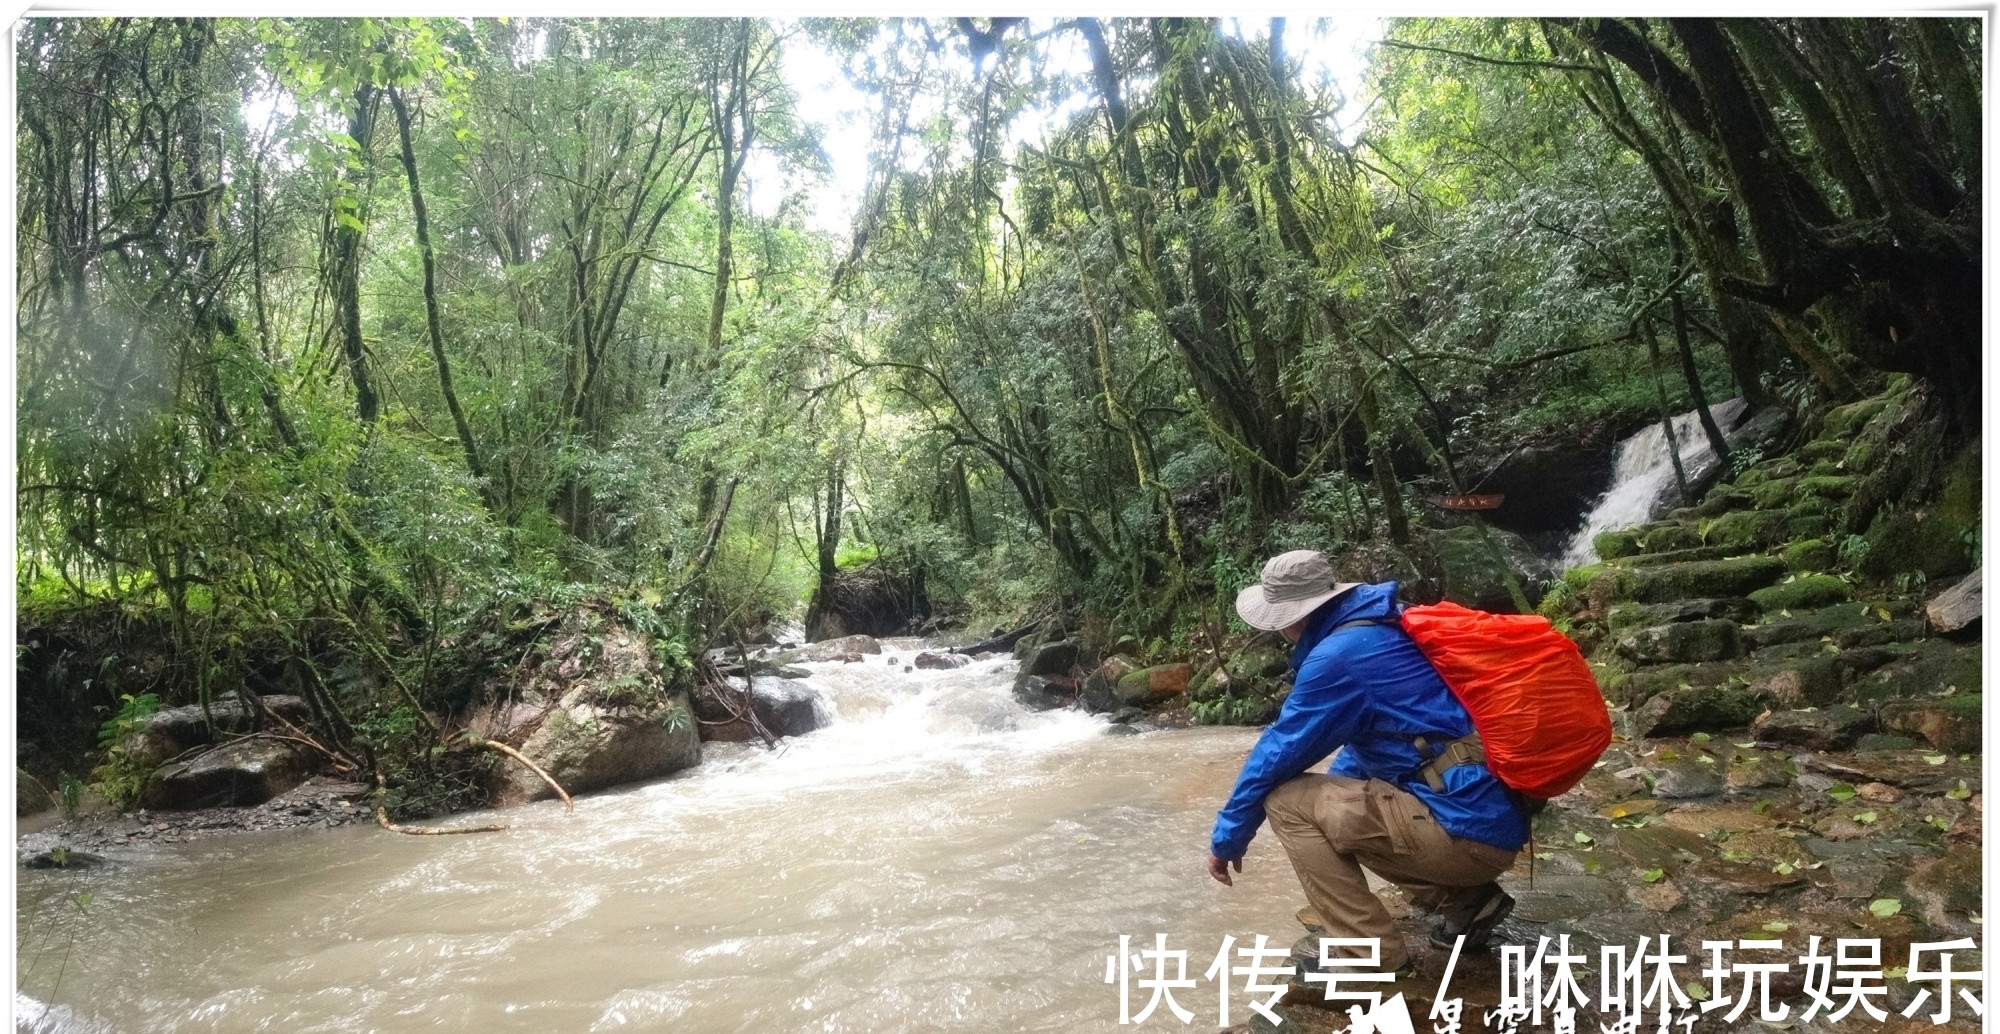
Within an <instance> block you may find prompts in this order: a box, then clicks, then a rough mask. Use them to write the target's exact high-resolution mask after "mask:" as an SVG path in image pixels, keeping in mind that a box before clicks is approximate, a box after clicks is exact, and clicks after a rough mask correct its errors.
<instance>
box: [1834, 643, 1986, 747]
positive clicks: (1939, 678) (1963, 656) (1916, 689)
mask: <svg viewBox="0 0 2000 1034" xmlns="http://www.w3.org/2000/svg"><path fill="white" fill-rule="evenodd" d="M1981 654H1982V649H1981V644H1979V643H1970V644H1965V645H1960V644H1958V643H1953V642H1951V641H1950V640H1947V639H1929V640H1925V641H1924V642H1921V643H1918V644H1916V645H1914V646H1912V647H1910V648H1909V649H1908V651H1907V652H1906V653H1904V655H1903V656H1902V657H1900V658H1898V659H1897V660H1894V661H1891V662H1890V663H1888V664H1886V665H1883V666H1882V667H1880V668H1878V669H1876V670H1875V671H1872V672H1870V673H1868V675H1866V676H1865V677H1863V678H1861V679H1860V680H1859V681H1857V682H1856V683H1855V684H1854V693H1855V697H1856V698H1857V699H1858V700H1860V701H1863V702H1869V701H1877V700H1895V699H1922V698H1926V697H1937V696H1942V695H1955V694H1959V693H1970V694H1975V695H1976V694H1977V693H1978V692H1979V691H1980V688H1981V678H1982V673H1981V671H1980V657H1981ZM1892 731H1906V730H1892Z"/></svg>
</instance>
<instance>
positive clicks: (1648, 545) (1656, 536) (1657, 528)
mask: <svg viewBox="0 0 2000 1034" xmlns="http://www.w3.org/2000/svg"><path fill="white" fill-rule="evenodd" d="M1643 530H1644V532H1645V534H1644V535H1643V536H1642V537H1641V538H1640V540H1639V541H1640V544H1641V545H1642V546H1643V547H1644V550H1645V552H1648V553H1666V552H1670V551H1673V550H1677V549H1694V548H1696V547H1698V546H1702V545H1706V543H1704V542H1702V540H1701V532H1699V531H1697V530H1696V529H1695V528H1693V527H1691V526H1689V525H1687V524H1684V523H1682V522H1680V521H1664V522H1662V523H1659V524H1649V525H1647V526H1646V527H1645V528H1644V529H1643Z"/></svg>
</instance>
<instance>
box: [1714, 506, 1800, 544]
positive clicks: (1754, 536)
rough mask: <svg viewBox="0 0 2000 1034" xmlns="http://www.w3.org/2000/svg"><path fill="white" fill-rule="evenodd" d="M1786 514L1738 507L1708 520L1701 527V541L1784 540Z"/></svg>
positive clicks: (1751, 542)
mask: <svg viewBox="0 0 2000 1034" xmlns="http://www.w3.org/2000/svg"><path fill="white" fill-rule="evenodd" d="M1785 525H1786V517H1785V514H1784V513H1783V512H1782V511H1778V510H1737V511H1736V512H1734V513H1725V514H1723V515H1722V516H1720V517H1717V518H1715V519H1714V520H1712V521H1709V522H1708V523H1707V524H1706V525H1705V526H1703V528H1702V529H1701V538H1702V541H1703V543H1704V544H1706V545H1710V546H1734V547H1739V548H1754V547H1757V546H1770V545H1776V544H1777V543H1780V542H1783V541H1785V538H1786V535H1785Z"/></svg>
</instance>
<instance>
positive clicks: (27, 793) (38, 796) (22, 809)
mask: <svg viewBox="0 0 2000 1034" xmlns="http://www.w3.org/2000/svg"><path fill="white" fill-rule="evenodd" d="M55 806H56V799H55V797H54V796H53V795H51V794H50V793H49V791H48V788H46V787H44V786H43V785H42V784H41V782H40V781H39V780H37V779H36V778H35V777H34V776H31V775H29V774H28V771H27V769H24V768H20V767H16V768H15V769H14V817H15V818H18V819H24V818H27V817H28V816H30V815H39V814H41V813H42V812H45V811H49V810H51V809H53V808H54V807H55Z"/></svg>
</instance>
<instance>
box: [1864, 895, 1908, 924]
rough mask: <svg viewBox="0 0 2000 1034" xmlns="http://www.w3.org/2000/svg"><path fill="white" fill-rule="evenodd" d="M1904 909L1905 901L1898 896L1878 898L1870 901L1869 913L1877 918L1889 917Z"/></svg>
mask: <svg viewBox="0 0 2000 1034" xmlns="http://www.w3.org/2000/svg"><path fill="white" fill-rule="evenodd" d="M1902 910H1903V903H1902V902H1901V901H1900V900H1898V899H1896V898H1876V899H1875V900H1873V901H1870V902H1869V903H1868V911H1869V914H1871V915H1873V916H1874V917H1875V918H1877V919H1887V918H1889V917H1890V916H1892V915H1895V914H1896V913H1898V912H1901V911H1902Z"/></svg>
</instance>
